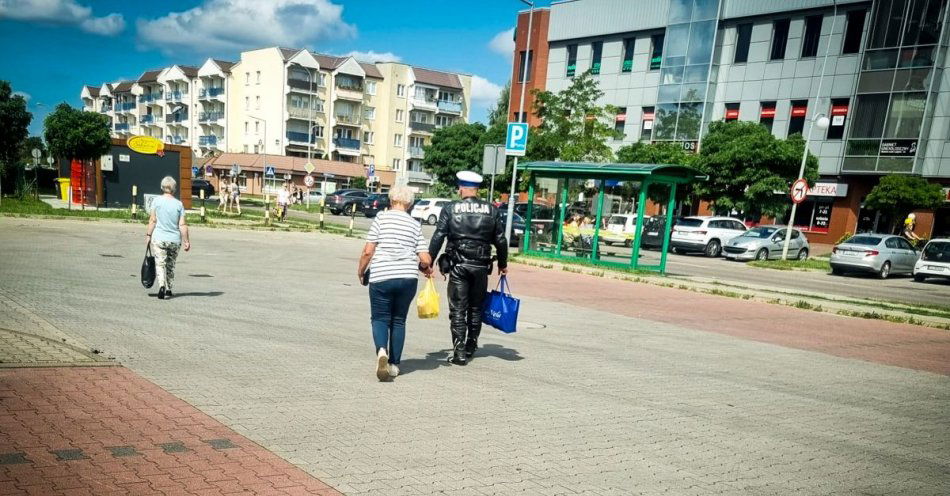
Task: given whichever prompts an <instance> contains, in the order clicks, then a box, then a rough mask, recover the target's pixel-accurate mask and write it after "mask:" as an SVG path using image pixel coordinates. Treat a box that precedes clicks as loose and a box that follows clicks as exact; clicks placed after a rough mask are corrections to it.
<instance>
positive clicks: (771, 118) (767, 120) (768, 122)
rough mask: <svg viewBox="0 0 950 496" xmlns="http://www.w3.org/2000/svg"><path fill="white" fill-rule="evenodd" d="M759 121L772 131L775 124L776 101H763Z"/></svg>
mask: <svg viewBox="0 0 950 496" xmlns="http://www.w3.org/2000/svg"><path fill="white" fill-rule="evenodd" d="M759 123H760V124H762V125H763V126H765V128H766V129H768V130H769V132H772V125H773V124H775V102H762V103H761V109H760V110H759Z"/></svg>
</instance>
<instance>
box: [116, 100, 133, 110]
mask: <svg viewBox="0 0 950 496" xmlns="http://www.w3.org/2000/svg"><path fill="white" fill-rule="evenodd" d="M118 108H119V110H120V111H122V112H128V111H130V110H135V102H125V103H120V104H119V105H118Z"/></svg>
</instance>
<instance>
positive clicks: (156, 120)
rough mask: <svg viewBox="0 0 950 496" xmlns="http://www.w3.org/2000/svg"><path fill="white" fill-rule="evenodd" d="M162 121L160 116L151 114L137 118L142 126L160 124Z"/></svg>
mask: <svg viewBox="0 0 950 496" xmlns="http://www.w3.org/2000/svg"><path fill="white" fill-rule="evenodd" d="M162 120H163V119H162V116H160V115H153V114H145V115H143V116H142V117H140V118H139V122H141V123H142V124H160V123H161V122H162Z"/></svg>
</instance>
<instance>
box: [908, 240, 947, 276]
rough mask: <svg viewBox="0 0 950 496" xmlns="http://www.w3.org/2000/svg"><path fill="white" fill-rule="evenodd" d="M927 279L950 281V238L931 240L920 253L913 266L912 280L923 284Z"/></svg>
mask: <svg viewBox="0 0 950 496" xmlns="http://www.w3.org/2000/svg"><path fill="white" fill-rule="evenodd" d="M928 277H941V278H945V279H950V238H939V239H931V240H930V242H929V243H927V245H926V246H924V249H923V250H922V251H921V252H920V258H919V259H917V263H915V264H914V280H915V281H917V282H923V281H924V280H925V279H927V278H928Z"/></svg>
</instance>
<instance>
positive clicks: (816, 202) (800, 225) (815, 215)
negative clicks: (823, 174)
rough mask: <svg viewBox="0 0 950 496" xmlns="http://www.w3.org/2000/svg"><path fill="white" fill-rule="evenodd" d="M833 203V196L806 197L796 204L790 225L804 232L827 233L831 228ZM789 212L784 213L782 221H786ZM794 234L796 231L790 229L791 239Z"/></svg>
mask: <svg viewBox="0 0 950 496" xmlns="http://www.w3.org/2000/svg"><path fill="white" fill-rule="evenodd" d="M833 205H834V199H833V198H821V197H814V198H808V199H806V200H805V201H803V202H802V203H801V204H799V205H798V208H797V209H796V211H795V219H794V220H793V223H792V227H795V228H796V229H801V230H802V231H805V232H811V233H827V232H828V231H829V230H830V229H831V211H832V208H833ZM790 214H791V212H789V213H786V214H785V218H784V219H783V222H786V223H787V222H788V216H789V215H790ZM795 234H797V231H792V239H794V238H795Z"/></svg>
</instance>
